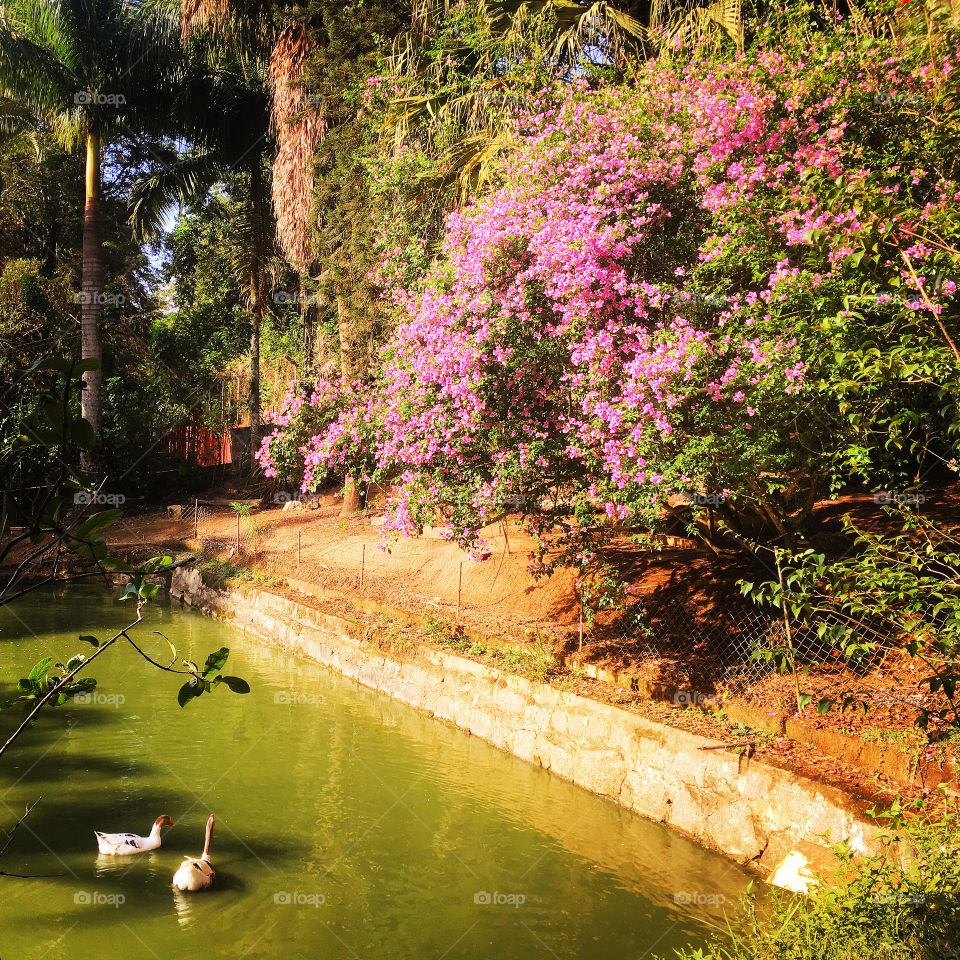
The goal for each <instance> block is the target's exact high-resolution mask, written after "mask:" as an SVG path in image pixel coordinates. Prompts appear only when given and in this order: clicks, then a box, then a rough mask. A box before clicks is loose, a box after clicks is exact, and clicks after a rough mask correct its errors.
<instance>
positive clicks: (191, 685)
mask: <svg viewBox="0 0 960 960" xmlns="http://www.w3.org/2000/svg"><path fill="white" fill-rule="evenodd" d="M201 693H203V687H202V686H198V685H197V682H196V680H188V681H187V682H186V683H185V684H184V685H183V686H182V687H181V688H180V690H179V691H178V693H177V703H179V704H180V706H181V707H185V706H186V705H187V704H188V703H189V702H190V701H191V700H192V699H193V698H194V697H199V696H200V694H201Z"/></svg>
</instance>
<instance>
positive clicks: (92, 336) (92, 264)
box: [80, 126, 104, 479]
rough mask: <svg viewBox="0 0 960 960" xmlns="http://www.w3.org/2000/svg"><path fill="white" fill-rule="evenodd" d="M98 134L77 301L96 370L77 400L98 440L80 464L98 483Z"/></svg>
mask: <svg viewBox="0 0 960 960" xmlns="http://www.w3.org/2000/svg"><path fill="white" fill-rule="evenodd" d="M100 147H101V144H100V133H99V131H98V130H97V129H96V128H95V127H92V126H91V129H90V132H89V133H88V134H87V169H86V191H85V204H84V208H83V248H82V267H81V291H82V294H81V299H80V303H81V306H80V341H81V349H80V355H81V357H82V358H83V359H84V360H96V361H97V368H96V369H95V370H87V371H86V372H85V373H84V374H83V380H84V383H85V384H86V386H85V388H84V390H83V391H82V394H81V398H80V410H81V413H82V415H83V417H84V419H85V420H88V421H89V422H90V426H92V427H93V431H94V433H95V434H96V436H97V443H96V446H95V447H94V449H93V450H89V451H84V452H83V454H82V457H81V463H82V466H83V469H84V471H85V472H86V473H87V474H88V475H89V476H91V477H93V478H95V479H99V478H100V477H101V476H102V475H103V472H104V464H103V449H102V423H101V403H102V394H101V385H102V383H103V372H102V370H101V369H100V364H101V362H102V360H103V349H102V347H101V344H100V326H99V318H100V301H101V299H102V297H103V236H102V230H103V227H102V221H101V213H100Z"/></svg>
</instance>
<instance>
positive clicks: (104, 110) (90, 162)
mask: <svg viewBox="0 0 960 960" xmlns="http://www.w3.org/2000/svg"><path fill="white" fill-rule="evenodd" d="M175 40H176V38H175V36H171V34H170V31H169V30H168V29H165V27H164V25H163V21H159V20H154V19H152V18H148V17H146V16H144V15H143V13H142V11H141V10H140V8H139V5H138V4H137V3H135V2H132V0H11V2H9V3H6V4H4V5H3V7H2V8H0V92H2V93H3V94H4V95H6V96H8V97H11V98H13V99H15V100H16V101H18V102H19V103H20V104H21V105H22V106H23V107H25V108H26V109H28V110H29V111H31V112H32V113H33V114H34V115H35V116H36V117H37V118H38V119H39V121H40V122H41V123H42V124H43V125H44V126H46V127H47V128H49V129H50V130H51V131H52V132H53V133H54V134H55V135H56V137H57V139H58V140H59V142H60V143H61V144H62V145H63V146H64V147H65V148H66V149H75V148H77V147H79V146H81V145H83V146H84V147H85V150H86V176H85V196H84V218H83V246H82V254H81V257H82V264H81V294H80V296H79V297H78V298H77V299H78V301H79V303H80V305H81V313H80V317H81V322H80V328H81V357H82V358H83V359H84V360H95V361H97V362H96V364H95V365H92V366H93V368H92V369H88V370H87V371H86V372H85V373H84V375H83V376H84V381H85V384H86V388H85V389H84V391H83V393H82V398H81V409H82V414H83V417H84V418H85V419H86V420H87V421H88V422H89V423H90V425H91V426H92V427H93V429H94V431H95V433H96V435H97V437H98V438H99V437H100V435H101V403H102V398H101V371H100V360H101V356H102V349H101V342H100V328H99V323H98V319H99V313H100V304H101V300H102V294H103V278H104V268H103V231H102V219H101V210H100V198H101V193H102V182H103V171H102V160H103V152H104V147H105V146H106V145H107V144H109V143H110V142H112V141H113V140H114V139H115V138H122V137H124V136H135V135H136V133H137V132H138V131H140V130H141V129H143V127H144V124H145V122H147V121H148V119H149V118H151V117H157V116H158V115H159V114H161V113H162V112H163V111H164V107H165V105H166V104H169V102H170V100H171V97H172V94H173V92H174V91H175V90H176V86H177V76H176V71H175V70H172V69H171V64H172V63H174V62H175V61H174V57H175V55H176V51H177V44H176V43H175ZM98 448H99V444H98ZM99 460H100V457H99V449H97V450H96V451H95V452H94V453H93V454H92V455H88V457H87V462H85V464H84V466H85V469H86V470H87V471H88V472H90V473H94V474H97V473H100V472H102V469H103V465H102V463H100V462H99Z"/></svg>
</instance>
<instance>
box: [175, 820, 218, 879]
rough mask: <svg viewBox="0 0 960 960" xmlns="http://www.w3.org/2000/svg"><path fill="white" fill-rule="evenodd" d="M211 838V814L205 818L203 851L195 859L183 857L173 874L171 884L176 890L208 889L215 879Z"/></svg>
mask: <svg viewBox="0 0 960 960" xmlns="http://www.w3.org/2000/svg"><path fill="white" fill-rule="evenodd" d="M211 839H213V814H212V813H211V814H210V817H209V818H208V820H207V836H206V842H205V843H204V845H203V853H201V854H200V856H199V857H198V858H196V859H194V858H193V857H184V860H183V863H181V864H180V866H179V868H178V869H177V872H176V873H175V874H174V875H173V885H174V886H175V887H176V888H177V889H178V890H189V891H190V892H196V891H197V890H209V889H210V887H212V886H213V883H214V881H215V880H216V879H217V874H216V872H215V871H214V869H213V866H212V865H211V864H210V841H211Z"/></svg>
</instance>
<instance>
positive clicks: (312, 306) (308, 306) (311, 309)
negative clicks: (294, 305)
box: [300, 276, 317, 379]
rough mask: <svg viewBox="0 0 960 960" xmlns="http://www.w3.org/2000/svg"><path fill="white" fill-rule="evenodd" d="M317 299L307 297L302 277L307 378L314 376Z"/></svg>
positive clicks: (302, 309)
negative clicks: (314, 318)
mask: <svg viewBox="0 0 960 960" xmlns="http://www.w3.org/2000/svg"><path fill="white" fill-rule="evenodd" d="M316 309H317V307H316V300H315V298H313V297H307V296H306V295H305V294H304V289H303V277H302V276H301V277H300V316H301V318H302V319H303V369H304V372H305V373H306V377H307V379H312V378H313V337H314V333H313V315H314V313H315V312H316Z"/></svg>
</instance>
